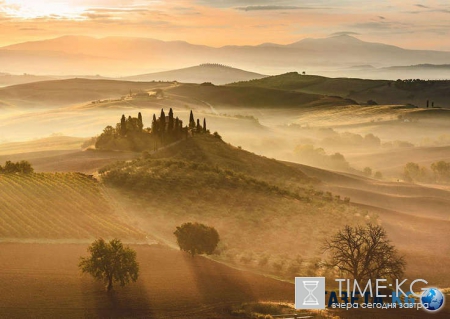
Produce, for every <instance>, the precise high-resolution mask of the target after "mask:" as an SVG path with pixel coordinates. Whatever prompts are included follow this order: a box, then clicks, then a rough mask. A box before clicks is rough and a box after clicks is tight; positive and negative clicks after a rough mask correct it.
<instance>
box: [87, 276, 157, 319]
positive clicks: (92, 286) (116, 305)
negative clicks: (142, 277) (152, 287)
mask: <svg viewBox="0 0 450 319" xmlns="http://www.w3.org/2000/svg"><path fill="white" fill-rule="evenodd" d="M81 289H82V294H83V301H84V312H85V313H84V317H85V318H150V319H151V318H154V317H155V316H154V313H153V310H152V305H151V303H150V298H149V296H148V294H147V291H146V288H145V286H144V284H143V283H142V282H140V281H139V279H138V280H137V282H136V283H131V284H129V285H128V286H126V287H120V285H118V284H116V285H115V286H114V290H113V291H111V292H107V291H106V288H105V286H104V285H103V284H102V283H101V282H96V281H94V280H93V279H91V278H82V285H81Z"/></svg>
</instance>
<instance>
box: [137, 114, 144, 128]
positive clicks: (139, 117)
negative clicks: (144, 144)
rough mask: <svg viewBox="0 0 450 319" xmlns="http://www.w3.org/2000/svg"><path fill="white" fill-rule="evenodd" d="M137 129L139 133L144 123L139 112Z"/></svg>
mask: <svg viewBox="0 0 450 319" xmlns="http://www.w3.org/2000/svg"><path fill="white" fill-rule="evenodd" d="M138 127H139V132H141V131H142V129H143V128H144V123H143V122H142V114H141V112H139V114H138Z"/></svg>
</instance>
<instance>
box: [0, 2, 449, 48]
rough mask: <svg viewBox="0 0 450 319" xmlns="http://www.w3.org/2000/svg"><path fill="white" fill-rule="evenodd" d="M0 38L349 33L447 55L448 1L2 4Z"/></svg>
mask: <svg viewBox="0 0 450 319" xmlns="http://www.w3.org/2000/svg"><path fill="white" fill-rule="evenodd" d="M0 30H1V32H0V45H6V44H12V43H17V42H22V41H28V40H36V39H43V38H52V37H57V36H62V35H68V34H71V35H91V36H96V37H103V36H139V37H149V38H156V39H161V40H185V41H188V42H191V43H196V44H206V45H212V46H222V45H228V44H239V45H241V44H259V43H264V42H275V43H282V44H284V43H292V42H295V41H298V40H301V39H303V38H305V37H326V36H329V35H331V34H335V33H340V32H348V33H350V34H354V35H355V36H357V37H358V38H360V39H362V40H365V41H373V42H383V43H389V44H395V45H399V46H402V47H406V48H420V49H438V50H448V51H450V32H449V30H450V1H449V0H434V1H432V0H430V1H403V0H376V1H375V0H373V1H363V0H342V1H338V0H315V1H303V0H286V1H284V0H281V1H270V0H243V1H238V0H0Z"/></svg>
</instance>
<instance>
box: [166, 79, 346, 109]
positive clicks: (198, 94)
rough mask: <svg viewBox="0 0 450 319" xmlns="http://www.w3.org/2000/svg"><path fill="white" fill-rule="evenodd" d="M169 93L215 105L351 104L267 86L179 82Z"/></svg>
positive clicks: (247, 106)
mask: <svg viewBox="0 0 450 319" xmlns="http://www.w3.org/2000/svg"><path fill="white" fill-rule="evenodd" d="M167 94H168V95H169V96H174V97H177V96H178V97H183V98H189V99H194V100H199V101H206V102H207V103H210V104H212V105H213V106H214V107H215V108H216V107H219V108H220V107H222V108H226V107H231V108H234V107H238V108H243V107H246V108H255V107H258V108H277V109H278V108H279V109H281V108H298V107H300V106H308V105H309V106H315V105H316V104H317V105H319V106H320V105H322V104H324V105H328V104H332V105H336V106H339V105H350V104H353V103H352V101H348V100H346V99H343V98H340V97H324V96H322V95H318V94H309V93H303V92H294V91H287V90H279V89H273V88H265V87H248V86H242V87H238V86H205V85H193V84H192V85H188V84H186V85H180V86H177V87H173V88H170V89H168V90H167Z"/></svg>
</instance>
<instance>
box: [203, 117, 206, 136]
mask: <svg viewBox="0 0 450 319" xmlns="http://www.w3.org/2000/svg"><path fill="white" fill-rule="evenodd" d="M203 132H204V133H206V119H205V118H203Z"/></svg>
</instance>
